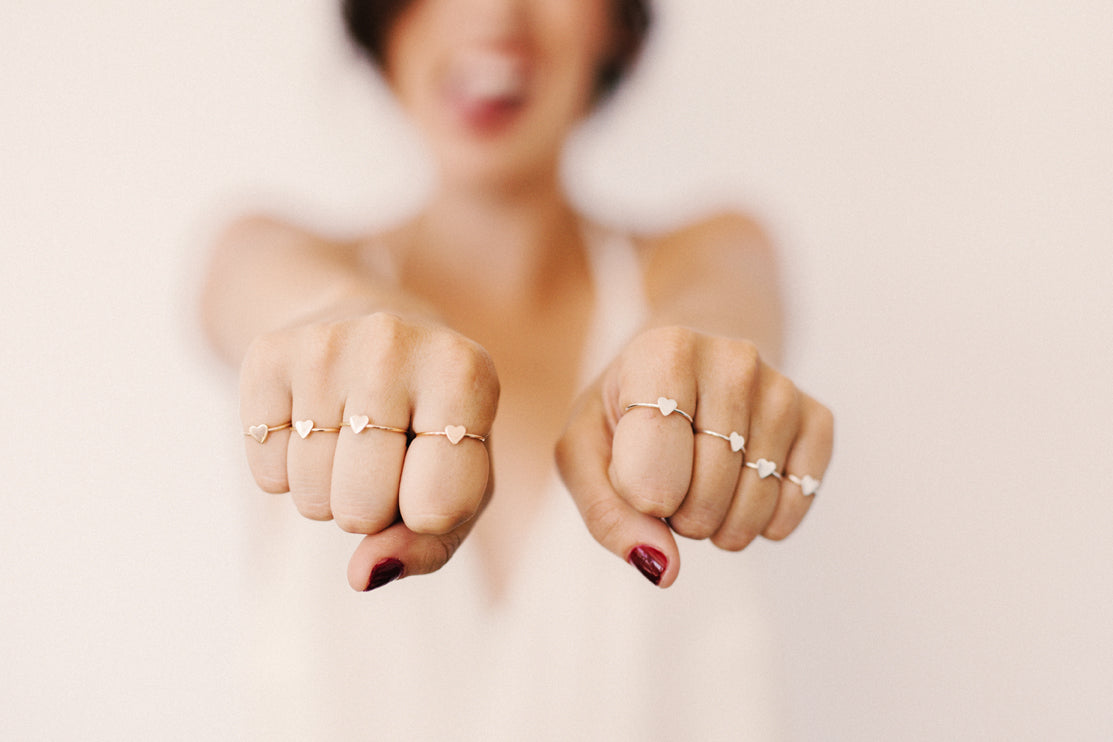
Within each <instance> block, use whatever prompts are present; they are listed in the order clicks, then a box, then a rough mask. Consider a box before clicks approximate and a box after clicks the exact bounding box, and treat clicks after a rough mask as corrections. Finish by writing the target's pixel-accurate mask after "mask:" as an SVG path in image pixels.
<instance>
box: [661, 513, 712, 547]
mask: <svg viewBox="0 0 1113 742" xmlns="http://www.w3.org/2000/svg"><path fill="white" fill-rule="evenodd" d="M718 525H719V524H718V522H717V520H716V519H715V518H714V516H713V515H712V514H710V513H707V512H699V511H694V512H687V511H684V510H682V511H680V512H678V513H677V514H676V515H674V516H672V517H671V518H669V526H670V527H671V528H672V530H674V531H676V532H677V533H679V534H680V535H681V536H683V537H684V538H690V539H696V540H699V541H702V540H703V539H706V538H709V537H710V536H712V535H714V533H715V530H716V528H717V527H718Z"/></svg>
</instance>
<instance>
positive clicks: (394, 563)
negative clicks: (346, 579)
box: [363, 557, 405, 592]
mask: <svg viewBox="0 0 1113 742" xmlns="http://www.w3.org/2000/svg"><path fill="white" fill-rule="evenodd" d="M404 567H405V565H403V564H402V562H400V561H398V560H397V559H395V558H393V557H387V558H386V559H384V560H382V561H381V562H379V563H378V564H376V565H375V568H374V569H373V570H371V579H370V580H368V581H367V587H365V588H364V589H363V592H368V591H369V590H374V589H375V588H377V587H382V586H383V585H385V584H387V583H388V582H394V581H395V580H397V579H398V578H399V577H401V576H402V570H403V569H404Z"/></svg>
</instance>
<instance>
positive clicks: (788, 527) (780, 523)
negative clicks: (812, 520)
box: [761, 517, 796, 541]
mask: <svg viewBox="0 0 1113 742" xmlns="http://www.w3.org/2000/svg"><path fill="white" fill-rule="evenodd" d="M795 530H796V520H795V519H794V518H787V517H786V518H776V519H774V520H773V522H772V523H770V524H769V525H768V526H766V527H765V530H764V531H762V532H761V535H762V536H764V537H765V538H767V539H769V540H770V541H784V540H785V539H786V538H788V537H789V536H790V535H792V532H793V531H795Z"/></svg>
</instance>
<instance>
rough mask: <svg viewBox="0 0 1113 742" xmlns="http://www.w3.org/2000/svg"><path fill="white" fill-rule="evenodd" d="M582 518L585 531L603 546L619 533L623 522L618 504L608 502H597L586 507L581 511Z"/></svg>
mask: <svg viewBox="0 0 1113 742" xmlns="http://www.w3.org/2000/svg"><path fill="white" fill-rule="evenodd" d="M583 517H584V523H586V524H587V530H588V531H589V532H590V533H591V535H592V536H593V537H594V538H595V540H596V541H598V542H599V543H601V544H604V545H607V544H609V543H611V541H612V540H613V539H614V537H615V535H616V534H618V533H620V532H621V529H622V524H623V520H624V519H623V517H622V510H621V508H620V507H619V506H618V504H617V503H615V502H611V501H608V500H597V501H595V502H593V503H591V504H590V505H588V506H587V507H586V508H585V509H584V511H583Z"/></svg>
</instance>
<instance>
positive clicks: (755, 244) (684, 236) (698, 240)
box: [634, 210, 772, 257]
mask: <svg viewBox="0 0 1113 742" xmlns="http://www.w3.org/2000/svg"><path fill="white" fill-rule="evenodd" d="M634 241H635V243H636V244H637V245H638V247H639V249H640V250H641V251H642V252H643V253H644V254H645V255H646V256H647V257H651V256H652V255H654V254H655V253H671V252H687V251H690V250H692V249H704V248H718V247H729V248H739V247H744V248H747V249H750V250H772V241H771V240H770V239H769V236H768V233H767V232H766V231H765V229H764V228H763V227H762V225H761V224H760V223H759V222H758V221H757V219H755V218H754V217H752V216H750V215H748V214H745V213H743V212H741V211H735V210H722V211H716V212H713V213H710V214H707V215H704V216H702V217H699V218H697V219H692V220H689V221H686V222H684V223H682V224H680V225H678V226H673V227H670V228H667V229H664V230H659V231H657V232H652V233H646V234H639V235H636V236H635V238H634Z"/></svg>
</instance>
